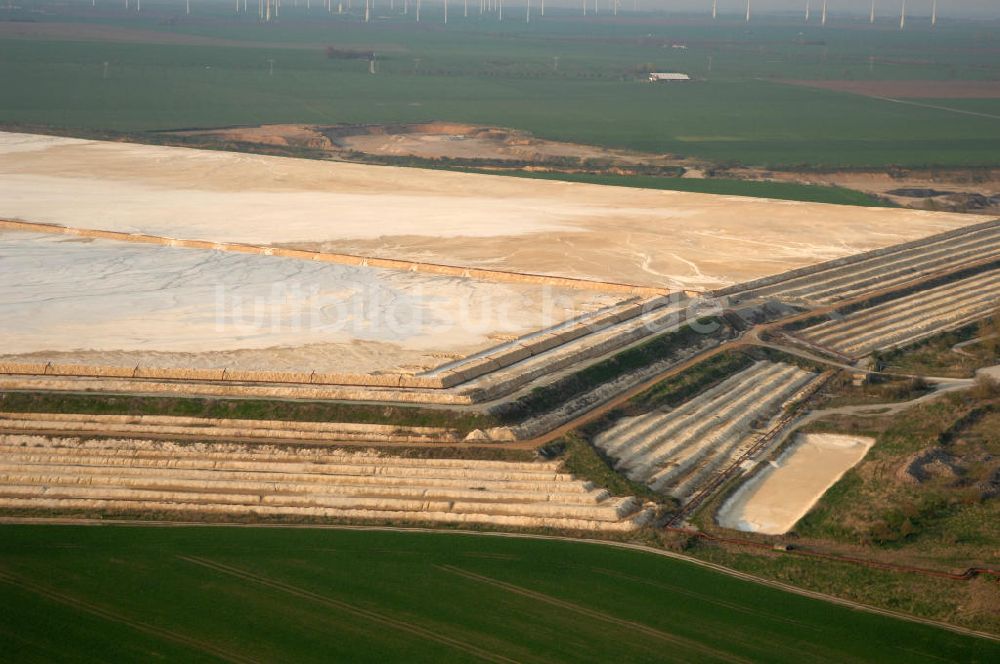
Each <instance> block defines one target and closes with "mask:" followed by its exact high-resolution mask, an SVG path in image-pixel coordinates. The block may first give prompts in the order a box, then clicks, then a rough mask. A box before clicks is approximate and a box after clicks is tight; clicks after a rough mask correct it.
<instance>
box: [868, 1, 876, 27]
mask: <svg viewBox="0 0 1000 664" xmlns="http://www.w3.org/2000/svg"><path fill="white" fill-rule="evenodd" d="M868 22H869V23H871V24H872V25H875V0H872V13H871V14H870V15H869V16H868Z"/></svg>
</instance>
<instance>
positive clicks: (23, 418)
mask: <svg viewBox="0 0 1000 664" xmlns="http://www.w3.org/2000/svg"><path fill="white" fill-rule="evenodd" d="M0 430H3V431H8V432H32V433H34V432H41V431H44V432H47V433H53V434H62V435H67V434H69V435H73V434H85V433H92V434H100V435H103V436H108V435H112V436H155V437H164V436H181V437H197V438H199V439H204V440H213V439H215V440H219V439H222V440H227V439H230V440H231V439H238V440H246V441H253V440H266V441H272V442H273V441H287V442H290V443H301V442H314V443H327V444H329V443H340V442H371V443H428V442H435V443H436V442H457V441H460V440H461V439H462V435H461V434H460V433H459V432H458V431H456V430H455V429H449V428H445V427H413V426H398V425H394V424H354V423H345V422H297V421H280V420H239V419H219V418H208V417H176V416H161V415H75V414H72V415H71V414H61V413H2V412H0Z"/></svg>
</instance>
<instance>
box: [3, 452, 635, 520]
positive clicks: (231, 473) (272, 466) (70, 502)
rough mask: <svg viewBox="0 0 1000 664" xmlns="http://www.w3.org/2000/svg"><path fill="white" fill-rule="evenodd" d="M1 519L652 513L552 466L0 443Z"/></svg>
mask: <svg viewBox="0 0 1000 664" xmlns="http://www.w3.org/2000/svg"><path fill="white" fill-rule="evenodd" d="M0 509H4V510H12V511H18V512H24V511H31V512H39V511H40V512H44V513H49V514H51V513H101V514H108V513H114V514H132V513H156V514H158V515H162V514H170V515H176V516H180V517H183V518H198V517H203V518H204V517H212V515H215V518H227V517H228V518H236V517H243V518H246V517H252V518H282V519H286V520H287V519H292V520H295V519H299V520H312V519H326V520H330V519H333V520H360V521H366V522H372V521H376V522H432V523H454V524H480V525H494V526H506V527H524V528H557V529H571V530H596V531H627V530H632V529H635V528H637V527H639V526H641V525H643V524H645V523H647V522H648V521H649V520H650V519H651V518H652V516H653V513H652V510H651V509H650V508H648V507H645V506H643V505H641V504H640V502H639V501H638V500H637V499H635V498H631V497H627V498H613V497H611V496H609V494H608V492H607V491H605V490H603V489H597V488H595V487H594V485H593V484H591V483H590V482H585V481H580V480H577V479H574V478H573V477H572V476H570V475H568V474H566V473H563V472H560V470H559V464H558V463H557V462H537V463H532V462H507V461H470V460H463V459H414V458H402V457H392V456H383V455H378V454H375V453H372V452H368V453H362V454H351V453H346V452H336V451H330V450H311V449H285V448H275V447H267V446H239V445H227V444H198V445H180V444H176V443H159V442H153V441H143V440H136V439H101V440H84V439H80V438H49V437H42V436H17V435H9V436H0Z"/></svg>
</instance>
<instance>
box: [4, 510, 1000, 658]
mask: <svg viewBox="0 0 1000 664" xmlns="http://www.w3.org/2000/svg"><path fill="white" fill-rule="evenodd" d="M0 535H2V536H0V659H2V660H4V661H18V662H28V661H39V662H56V661H68V660H72V661H109V660H113V661H142V662H148V661H152V660H157V659H158V660H166V661H184V662H195V661H217V660H220V659H221V660H229V661H238V662H241V661H251V660H256V661H286V662H309V661H317V662H331V661H352V662H360V661H373V662H374V661H386V660H388V659H392V660H396V661H398V660H405V661H409V662H418V661H428V662H442V661H474V660H488V661H512V660H515V661H526V662H551V661H593V662H608V661H622V662H640V661H648V662H653V661H658V662H664V661H699V662H707V661H730V662H734V661H750V660H752V661H774V662H802V661H810V662H815V661H835V662H845V661H853V660H858V659H864V660H866V661H879V662H907V663H914V662H923V661H932V660H937V661H940V660H942V659H945V660H949V661H966V662H987V661H996V659H997V657H998V656H1000V645H998V644H997V643H995V642H990V641H987V640H982V639H977V638H972V637H966V636H962V635H958V634H954V633H952V632H948V631H945V630H941V629H937V628H935V627H929V626H924V625H917V624H913V623H907V622H902V621H898V620H895V619H891V618H887V617H882V616H877V615H872V614H869V613H865V612H858V611H852V610H849V609H846V608H841V607H837V606H834V605H830V604H826V603H824V602H821V601H817V600H812V599H807V598H803V597H799V596H796V595H791V594H788V593H784V592H781V591H778V590H774V589H771V588H767V587H764V586H759V585H756V584H753V583H749V582H745V581H741V580H736V579H733V578H730V577H727V576H724V575H721V574H718V573H716V572H712V571H709V570H706V569H703V568H699V567H697V566H694V565H692V564H689V563H685V562H680V561H675V560H670V559H667V558H663V557H660V556H655V555H651V554H646V553H640V552H634V551H626V550H620V549H612V548H609V547H604V546H596V545H592V544H586V543H571V542H556V541H537V540H522V539H505V538H498V537H487V536H469V535H455V534H429V533H390V532H362V531H337V530H309V529H250V528H190V527H189V528H184V527H181V528H156V527H71V526H4V527H2V529H0Z"/></svg>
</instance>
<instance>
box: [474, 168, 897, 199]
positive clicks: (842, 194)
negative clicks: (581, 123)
mask: <svg viewBox="0 0 1000 664" xmlns="http://www.w3.org/2000/svg"><path fill="white" fill-rule="evenodd" d="M469 170H471V169H469ZM480 172H487V171H480ZM504 175H511V176H515V177H523V178H535V179H539V180H562V181H568V182H586V183H588V184H603V185H607V186H611V187H641V188H644V189H666V190H669V191H690V192H695V193H699V194H720V195H723V196H751V197H755V198H773V199H776V200H786V201H808V202H811V203H831V204H833V205H858V206H861V207H891V205H892V204H891V203H889V202H886V201H883V200H881V199H879V198H876V197H875V196H871V195H869V194H866V193H864V192H861V191H854V190H853V189H845V188H843V187H827V186H823V185H813V184H798V183H795V182H761V181H756V180H731V179H727V178H705V179H701V178H691V179H685V178H671V177H658V176H655V175H603V174H600V175H599V174H591V173H547V172H539V171H505V172H504Z"/></svg>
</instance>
